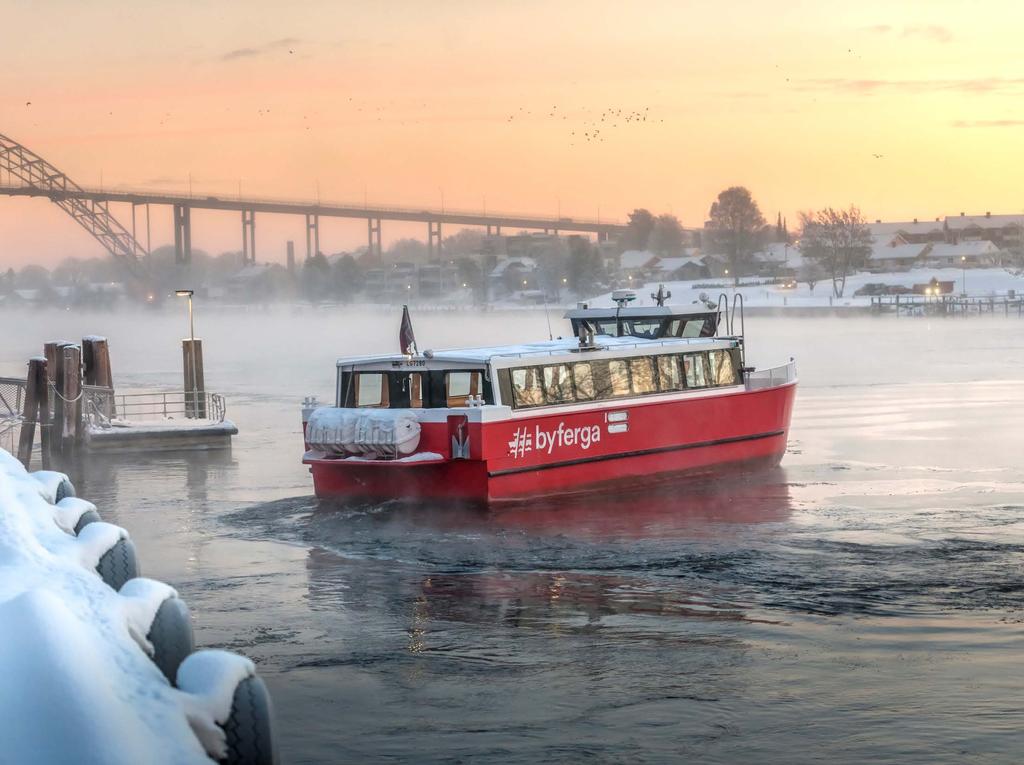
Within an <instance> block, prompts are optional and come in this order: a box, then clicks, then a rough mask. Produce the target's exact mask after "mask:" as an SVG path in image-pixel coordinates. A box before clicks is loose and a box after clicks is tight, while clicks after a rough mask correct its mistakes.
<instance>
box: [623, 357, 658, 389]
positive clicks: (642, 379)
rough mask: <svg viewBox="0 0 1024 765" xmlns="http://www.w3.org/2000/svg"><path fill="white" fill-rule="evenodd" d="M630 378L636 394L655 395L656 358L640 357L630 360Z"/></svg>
mask: <svg viewBox="0 0 1024 765" xmlns="http://www.w3.org/2000/svg"><path fill="white" fill-rule="evenodd" d="M629 371H630V377H632V379H633V392H634V393H639V394H643V393H654V391H655V390H657V389H656V388H655V385H654V358H653V357H652V356H640V357H639V358H635V359H630V360H629Z"/></svg>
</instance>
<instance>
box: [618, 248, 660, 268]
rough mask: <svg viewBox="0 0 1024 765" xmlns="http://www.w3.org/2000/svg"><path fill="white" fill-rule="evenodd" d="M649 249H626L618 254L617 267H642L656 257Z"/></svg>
mask: <svg viewBox="0 0 1024 765" xmlns="http://www.w3.org/2000/svg"><path fill="white" fill-rule="evenodd" d="M657 257H658V256H657V255H655V254H654V253H653V252H651V251H650V250H626V251H625V252H624V253H622V254H621V255H619V268H624V269H629V268H644V267H645V266H648V265H650V263H651V261H653V260H656V259H657Z"/></svg>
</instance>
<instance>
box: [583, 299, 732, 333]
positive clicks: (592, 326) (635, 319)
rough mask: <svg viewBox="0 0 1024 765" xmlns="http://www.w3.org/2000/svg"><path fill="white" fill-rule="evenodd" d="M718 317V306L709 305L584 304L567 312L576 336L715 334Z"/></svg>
mask: <svg viewBox="0 0 1024 765" xmlns="http://www.w3.org/2000/svg"><path fill="white" fill-rule="evenodd" d="M718 317H719V313H718V309H717V307H714V306H712V307H708V306H706V305H704V306H698V305H694V306H668V305H659V306H637V307H634V308H630V307H627V306H618V307H611V308H590V307H589V306H587V305H586V304H581V305H580V306H579V307H578V308H574V309H572V310H570V311H567V312H566V314H565V318H567V319H569V321H570V322H571V323H572V332H573V334H574V335H575V336H576V337H582V336H583V334H584V333H592V334H594V335H608V336H610V337H639V338H643V339H645V340H658V339H662V338H670V337H714V335H715V333H716V332H717V331H718Z"/></svg>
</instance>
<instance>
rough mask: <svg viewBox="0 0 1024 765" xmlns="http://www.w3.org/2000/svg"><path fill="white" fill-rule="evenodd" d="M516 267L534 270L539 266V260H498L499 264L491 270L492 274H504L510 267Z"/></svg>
mask: <svg viewBox="0 0 1024 765" xmlns="http://www.w3.org/2000/svg"><path fill="white" fill-rule="evenodd" d="M512 267H515V268H521V269H522V270H524V271H533V270H534V269H536V268H537V261H536V260H534V259H533V258H508V259H507V260H501V261H498V265H496V266H495V267H494V269H493V270H492V271H491V276H502V275H503V274H504V273H505V272H506V271H507V270H508V269H510V268H512Z"/></svg>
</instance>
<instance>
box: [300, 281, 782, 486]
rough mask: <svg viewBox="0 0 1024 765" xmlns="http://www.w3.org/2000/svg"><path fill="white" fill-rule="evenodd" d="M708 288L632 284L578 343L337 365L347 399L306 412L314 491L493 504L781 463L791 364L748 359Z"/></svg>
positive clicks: (592, 318) (590, 314)
mask: <svg viewBox="0 0 1024 765" xmlns="http://www.w3.org/2000/svg"><path fill="white" fill-rule="evenodd" d="M659 295H660V293H659ZM701 297H702V300H701V302H700V303H699V304H697V305H696V306H666V305H663V304H660V303H663V300H661V299H659V300H658V303H659V305H654V306H646V307H640V306H636V307H630V306H629V305H628V303H629V301H630V300H632V298H633V296H632V293H626V292H625V291H620V292H616V293H615V294H614V298H615V299H616V302H617V306H616V307H613V308H590V307H588V306H587V305H586V304H580V306H579V307H578V308H577V309H575V310H571V311H569V312H568V313H567V314H566V318H568V319H569V320H570V321H571V322H572V327H573V334H574V337H572V338H569V339H557V340H550V341H546V342H538V343H530V344H527V345H517V346H504V347H494V348H467V349H457V350H445V351H441V350H438V351H429V350H426V351H423V352H422V353H420V352H417V351H416V350H415V346H414V344H413V343H411V342H409V343H408V344H407V343H405V342H403V345H405V346H406V350H407V351H408V352H407V353H401V354H395V355H388V356H370V357H360V358H348V359H341V360H339V361H338V364H337V390H336V401H335V406H334V407H317V406H316V402H315V400H307V402H306V405H305V406H304V408H303V429H304V432H305V440H306V449H307V451H306V454H305V456H304V459H303V462H305V463H306V464H307V465H309V466H310V472H311V473H312V474H313V485H314V488H315V491H316V495H317V496H318V497H359V498H364V499H388V498H414V497H423V498H465V499H475V500H483V501H494V500H504V499H517V498H526V497H531V496H538V495H550V494H561V493H568V492H578V491H584V490H593V489H595V488H600V487H602V486H605V485H607V484H610V483H613V482H614V483H621V482H623V481H634V480H638V479H646V478H648V477H651V476H664V475H670V474H676V473H691V474H692V473H703V474H706V473H712V472H718V471H721V470H723V469H726V468H730V469H731V468H736V467H751V466H763V465H776V464H778V462H779V461H780V460H781V459H782V456H783V454H784V452H785V450H786V436H787V432H788V431H789V423H790V414H791V411H792V408H793V398H794V396H795V392H796V382H797V381H796V368H795V365H794V363H793V361H792V359H791V360H790V362H789V363H788V364H784V365H782V366H779V367H775V368H772V369H765V370H755V369H753V368H750V367H747V366H745V361H744V347H743V335H742V330H741V331H740V333H738V334H732V333H731V332H729V331H728V329H729V325H731V321H730V314H729V312H728V310H727V309H728V301H727V300H726V301H725V303H726V306H725V309H723V308H722V307H721V302H720V303H719V305H718V306H715V304H713V303H711V302H709V301H707V299H706V298H705V297H704V296H701ZM735 308H736V306H735V304H734V305H733V310H732V312H731V315H732V316H735ZM740 309H741V316H742V306H740ZM403 330H406V324H405V321H404V320H403ZM720 330H725V331H724V332H722V331H720ZM403 337H408V338H411V328H408V331H403Z"/></svg>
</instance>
